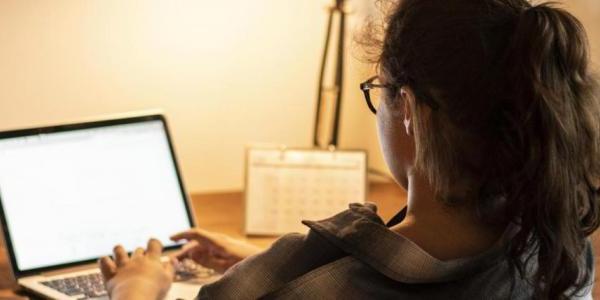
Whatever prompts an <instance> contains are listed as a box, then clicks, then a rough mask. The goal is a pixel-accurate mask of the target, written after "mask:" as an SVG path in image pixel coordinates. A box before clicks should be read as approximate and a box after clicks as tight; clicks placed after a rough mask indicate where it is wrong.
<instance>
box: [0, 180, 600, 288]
mask: <svg viewBox="0 0 600 300" xmlns="http://www.w3.org/2000/svg"><path fill="white" fill-rule="evenodd" d="M369 200H370V201H372V202H375V203H377V206H378V208H379V211H378V213H379V215H380V216H381V217H382V218H383V219H384V221H388V220H389V219H390V218H391V217H392V216H393V215H394V214H395V213H396V212H398V211H399V210H400V209H401V208H402V207H404V205H405V204H406V194H405V192H404V191H403V190H401V189H400V188H398V187H396V186H395V185H394V184H385V183H384V184H372V185H371V186H370V188H369ZM243 205H244V203H243V195H242V193H241V192H231V193H216V194H196V195H192V206H193V210H194V212H195V214H196V217H197V224H198V226H200V227H202V228H205V229H208V230H212V231H219V232H222V233H225V234H228V235H231V236H233V237H236V238H240V239H244V240H246V241H248V242H250V243H252V244H255V245H257V246H260V247H268V246H269V245H270V244H271V243H272V242H273V241H274V240H275V239H276V238H275V237H246V236H245V235H244V234H243V223H242V222H243V220H244V215H243V213H244V210H243V208H244V206H243ZM599 231H600V230H599ZM593 243H594V249H596V251H595V253H596V257H600V256H599V255H600V233H599V232H596V233H595V234H594V236H593ZM0 248H1V249H0V300H5V299H22V298H11V297H14V294H13V293H12V292H11V290H10V288H14V287H15V283H14V282H13V281H12V279H11V275H10V270H9V267H8V262H7V257H6V252H5V249H4V245H2V244H0ZM599 268H600V261H598V262H596V273H598V271H597V270H600V269H599ZM594 298H600V286H598V285H596V286H595V287H594Z"/></svg>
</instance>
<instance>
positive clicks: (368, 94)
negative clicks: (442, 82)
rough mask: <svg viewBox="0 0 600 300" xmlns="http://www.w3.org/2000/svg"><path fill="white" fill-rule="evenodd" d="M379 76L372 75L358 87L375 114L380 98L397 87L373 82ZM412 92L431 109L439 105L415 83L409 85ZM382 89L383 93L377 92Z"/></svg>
mask: <svg viewBox="0 0 600 300" xmlns="http://www.w3.org/2000/svg"><path fill="white" fill-rule="evenodd" d="M378 79H379V76H373V77H371V78H369V79H368V80H367V81H365V82H363V83H361V84H360V89H361V91H363V93H364V94H365V100H366V101H367V106H369V109H370V110H371V111H372V112H373V113H374V114H377V108H379V104H380V103H381V101H382V98H383V99H385V98H389V97H390V93H391V92H395V90H396V89H397V87H396V85H391V84H381V83H374V82H375V80H378ZM411 86H412V88H413V91H414V93H415V94H416V96H417V98H418V99H421V100H422V101H423V102H424V103H425V104H427V105H428V106H429V107H430V108H431V110H434V111H435V110H438V109H439V108H440V105H439V104H438V103H437V102H435V101H434V100H433V98H431V97H430V96H429V94H428V93H424V92H422V91H421V90H420V89H418V88H417V86H415V85H411ZM379 91H383V93H381V92H379Z"/></svg>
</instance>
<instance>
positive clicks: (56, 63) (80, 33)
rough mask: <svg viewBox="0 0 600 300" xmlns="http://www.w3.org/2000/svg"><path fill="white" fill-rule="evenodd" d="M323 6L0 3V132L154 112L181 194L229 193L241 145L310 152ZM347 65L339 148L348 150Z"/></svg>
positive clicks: (355, 105)
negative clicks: (161, 120) (167, 137)
mask: <svg viewBox="0 0 600 300" xmlns="http://www.w3.org/2000/svg"><path fill="white" fill-rule="evenodd" d="M327 3H330V1H312V0H311V1H304V0H302V1H297V0H252V1H248V0H230V1H208V0H198V1H191V0H189V1H187V0H175V1H173V0H139V1H138V0H127V1H122V0H102V1H100V0H94V1H91V0H90V1H81V0H43V1H33V0H4V1H0V45H2V46H0V111H1V112H2V114H1V116H2V117H1V118H0V129H7V128H17V127H28V126H32V125H36V124H48V123H56V122H62V121H64V120H74V119H81V118H87V117H90V116H97V115H103V114H112V113H120V112H126V111H132V110H140V109H152V108H160V109H163V110H164V111H165V112H166V114H167V117H168V118H169V119H170V121H171V127H172V131H173V136H174V139H175V144H176V148H177V152H178V154H179V158H180V162H181V165H182V169H183V173H184V177H185V179H186V182H187V185H188V189H189V190H190V191H215V190H228V189H239V188H241V186H242V178H243V172H242V171H243V168H242V166H243V154H244V152H243V150H244V146H245V145H246V144H248V143H253V142H269V143H281V144H287V145H290V146H297V147H307V146H310V145H311V141H312V130H313V128H312V122H313V111H314V109H315V100H314V97H315V92H316V83H317V72H318V66H319V63H320V57H321V49H322V44H323V36H324V26H325V19H326V10H325V7H326V4H327ZM358 16H359V15H358V14H354V15H353V17H351V24H350V25H351V27H354V26H355V23H354V21H355V20H356V19H357V18H358ZM349 59H350V64H349V66H348V75H347V79H348V80H347V92H346V94H347V95H348V97H347V98H346V104H345V106H344V112H343V113H344V116H343V118H344V119H343V120H344V123H343V128H342V130H343V136H342V140H341V142H342V146H346V147H359V146H361V145H365V144H366V143H365V142H363V141H361V140H362V139H363V137H364V136H365V133H364V128H365V127H366V126H363V123H364V122H366V121H367V119H365V118H364V116H365V115H366V111H365V108H364V107H363V106H362V105H363V103H362V102H359V101H362V99H361V98H359V97H361V96H360V95H359V93H358V92H357V86H358V82H359V80H360V79H362V78H363V76H362V75H357V72H358V70H359V69H360V65H359V64H357V63H356V62H355V61H354V60H352V58H351V57H349ZM350 91H352V93H351V92H350ZM359 105H360V106H359Z"/></svg>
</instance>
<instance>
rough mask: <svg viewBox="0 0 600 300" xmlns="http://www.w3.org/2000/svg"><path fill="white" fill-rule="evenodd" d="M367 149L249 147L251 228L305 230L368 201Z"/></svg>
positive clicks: (257, 230)
mask: <svg viewBox="0 0 600 300" xmlns="http://www.w3.org/2000/svg"><path fill="white" fill-rule="evenodd" d="M366 194H367V155H366V152H365V151H346V150H344V151H329V150H301V149H278V148H274V149H273V148H250V149H248V150H247V152H246V187H245V200H246V220H245V231H246V234H255V235H280V234H285V233H289V232H306V231H307V230H308V229H307V227H305V226H304V225H302V224H301V221H302V220H320V219H324V218H327V217H330V216H332V215H334V214H336V213H338V212H341V211H343V210H345V209H347V208H348V204H349V203H356V202H358V203H364V202H365V198H366Z"/></svg>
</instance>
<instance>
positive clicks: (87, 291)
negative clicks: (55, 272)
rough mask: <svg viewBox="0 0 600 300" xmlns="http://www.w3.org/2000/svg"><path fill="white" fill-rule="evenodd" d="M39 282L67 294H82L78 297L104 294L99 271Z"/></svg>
mask: <svg viewBox="0 0 600 300" xmlns="http://www.w3.org/2000/svg"><path fill="white" fill-rule="evenodd" d="M41 283H42V284H43V285H45V286H47V287H49V288H52V289H55V290H57V291H59V292H61V293H63V294H66V295H68V296H77V295H82V296H81V298H79V299H90V298H92V299H93V298H99V297H102V296H106V289H105V288H104V281H103V280H102V275H100V273H93V274H86V275H81V276H75V277H67V278H61V279H55V280H49V281H44V282H41Z"/></svg>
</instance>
